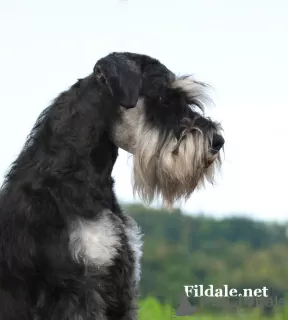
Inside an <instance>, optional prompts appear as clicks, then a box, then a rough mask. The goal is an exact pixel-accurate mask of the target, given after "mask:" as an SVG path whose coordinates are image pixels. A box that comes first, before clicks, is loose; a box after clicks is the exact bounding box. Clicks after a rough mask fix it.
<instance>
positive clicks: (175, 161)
mask: <svg viewBox="0 0 288 320" xmlns="http://www.w3.org/2000/svg"><path fill="white" fill-rule="evenodd" d="M94 74H95V76H96V77H98V78H102V79H103V81H105V82H106V84H107V86H108V87H109V89H110V92H111V94H112V96H113V97H114V99H115V100H116V101H117V103H118V104H119V116H118V117H117V120H116V122H115V123H113V125H112V128H111V139H112V140H113V142H114V143H115V145H116V146H118V147H120V148H122V149H124V150H126V151H128V152H130V153H132V154H133V156H134V159H133V160H134V161H133V163H134V168H133V173H134V181H133V184H134V185H133V187H134V192H137V193H138V195H139V196H140V198H141V199H142V200H143V201H145V202H151V201H152V200H153V199H154V198H155V196H159V197H161V198H162V200H163V202H164V205H165V206H167V207H171V206H172V205H173V203H174V202H175V201H177V200H180V199H183V198H184V199H185V200H186V199H187V198H188V197H189V196H190V195H191V193H192V192H193V191H194V190H195V189H196V187H200V186H204V184H205V181H208V182H210V183H213V181H214V174H215V169H216V168H218V169H219V168H220V165H221V156H220V150H221V149H222V147H223V145H224V139H223V137H222V135H221V131H222V129H221V126H220V124H218V123H216V122H213V121H212V120H211V119H210V118H208V117H205V115H204V110H205V104H206V102H211V100H210V99H209V96H208V95H207V94H206V89H207V86H206V85H205V84H203V83H200V82H197V81H196V80H194V79H193V78H190V77H176V76H175V74H174V73H172V72H171V71H170V70H168V69H167V68H166V67H165V66H164V65H163V64H161V63H160V62H159V61H158V60H156V59H153V58H151V57H148V56H146V55H140V54H133V53H112V54H110V55H108V56H107V57H105V58H102V59H101V60H99V61H98V62H97V64H96V66H95V68H94Z"/></svg>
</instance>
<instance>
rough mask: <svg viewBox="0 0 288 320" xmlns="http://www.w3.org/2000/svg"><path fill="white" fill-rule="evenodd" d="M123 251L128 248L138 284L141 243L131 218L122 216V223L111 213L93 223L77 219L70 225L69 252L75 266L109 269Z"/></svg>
mask: <svg viewBox="0 0 288 320" xmlns="http://www.w3.org/2000/svg"><path fill="white" fill-rule="evenodd" d="M123 247H128V248H129V250H130V252H131V254H132V258H133V262H134V271H133V273H134V280H135V281H136V282H137V283H138V282H139V279H140V260H141V256H142V240H141V233H140V229H139V227H138V225H137V224H136V222H135V221H134V219H133V218H131V217H130V216H125V218H124V220H123V221H122V220H121V219H120V218H118V217H117V216H115V215H114V214H113V213H112V212H109V211H105V212H102V213H101V214H100V216H99V217H97V219H95V220H85V219H79V220H77V221H75V222H74V223H73V224H72V225H71V229H70V252H71V255H72V257H73V259H74V260H75V261H77V262H79V263H84V264H85V265H87V266H95V267H97V268H104V267H108V266H111V265H113V263H114V261H115V258H117V255H120V254H123V252H124V251H123ZM123 258H125V257H123ZM123 261H124V259H123Z"/></svg>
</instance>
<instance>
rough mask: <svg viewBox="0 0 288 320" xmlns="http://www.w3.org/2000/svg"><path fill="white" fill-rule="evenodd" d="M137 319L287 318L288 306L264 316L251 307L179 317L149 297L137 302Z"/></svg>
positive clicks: (233, 319)
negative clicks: (243, 309) (232, 312)
mask: <svg viewBox="0 0 288 320" xmlns="http://www.w3.org/2000/svg"><path fill="white" fill-rule="evenodd" d="M139 306H140V309H139V320H151V319H153V320H170V319H171V320H172V319H175V320H177V319H179V320H181V319H183V320H195V319H197V320H215V319H216V320H218V319H219V320H220V319H221V320H237V319H239V320H240V319H243V320H244V319H245V320H260V319H261V320H266V319H267V320H288V306H287V305H285V306H284V307H283V308H282V309H279V310H277V311H276V312H275V314H274V315H273V316H271V317H264V316H263V314H261V312H260V310H259V309H253V310H252V311H250V312H247V311H246V312H245V313H244V312H240V310H239V312H237V313H236V314H230V315H229V314H206V315H204V314H197V313H195V314H194V315H192V316H185V317H179V316H176V314H175V312H174V311H173V310H172V309H171V307H170V306H169V305H168V304H166V305H162V304H161V303H159V302H158V301H157V300H156V299H154V298H152V297H150V298H146V299H145V300H142V301H141V302H140V304H139Z"/></svg>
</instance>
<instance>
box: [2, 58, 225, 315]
mask: <svg viewBox="0 0 288 320" xmlns="http://www.w3.org/2000/svg"><path fill="white" fill-rule="evenodd" d="M191 85H192V87H191ZM202 88H204V87H203V85H202V84H199V83H197V82H194V81H193V80H189V79H188V78H182V79H177V78H176V77H175V75H174V74H173V73H172V72H171V71H169V70H168V69H167V68H166V67H165V66H164V65H162V64H161V63H160V62H159V61H157V60H155V59H153V58H150V57H148V56H144V55H138V54H132V53H112V54H110V55H108V56H107V57H105V58H102V59H100V60H99V61H98V62H97V63H96V65H95V68H94V71H93V73H92V74H91V75H89V76H88V77H86V78H84V79H81V80H78V81H77V82H76V83H75V84H74V85H73V86H72V87H71V88H69V89H68V90H67V91H65V92H63V93H61V94H60V95H59V96H58V97H57V98H56V99H55V101H54V102H53V103H52V104H51V105H50V106H49V107H48V108H47V109H45V110H44V111H43V113H42V114H41V115H40V117H39V118H38V120H37V122H36V124H35V126H34V128H33V130H32V132H31V134H30V135H29V137H28V139H27V142H26V144H25V146H24V148H23V150H22V152H21V153H20V155H19V156H18V158H17V159H16V161H15V162H14V163H13V164H12V166H11V168H10V170H9V172H8V173H7V175H6V179H5V182H4V184H3V186H2V189H1V194H0V320H20V319H21V320H48V319H49V320H92V319H93V320H135V319H137V301H136V300H137V298H138V286H139V280H140V259H141V255H142V251H141V245H142V243H141V234H140V231H139V228H138V226H137V224H136V223H135V222H134V220H133V219H132V218H131V217H129V216H127V215H125V214H124V213H123V212H122V211H121V209H120V207H119V204H118V202H117V200H116V198H115V193H114V190H113V183H114V181H113V178H112V177H111V172H112V169H113V166H114V164H115V161H116V159H117V155H118V147H121V148H123V149H124V150H127V151H129V152H131V153H132V154H133V155H134V158H135V165H134V175H136V176H135V178H134V187H135V191H136V192H139V194H140V195H142V196H143V198H144V200H145V199H146V200H148V201H150V200H151V199H153V197H154V195H155V194H157V195H160V196H161V195H162V197H163V200H164V202H165V203H166V204H168V205H171V203H172V202H173V201H174V200H175V199H176V198H177V199H178V198H179V197H181V195H183V196H185V197H186V196H187V194H190V192H192V191H193V190H194V188H195V184H197V182H198V181H200V180H201V181H202V180H203V179H204V176H205V175H207V174H206V173H207V172H206V171H205V170H208V169H207V168H208V167H209V166H213V163H214V162H217V160H219V159H220V158H219V157H218V151H219V149H220V148H221V146H222V145H223V142H224V141H221V139H220V142H219V137H218V135H219V132H220V127H219V126H218V125H217V124H216V123H214V122H212V121H211V120H210V119H208V118H204V116H203V115H201V114H200V113H199V112H198V111H196V107H195V106H198V107H199V106H200V107H202V104H201V101H203V99H202V100H201V97H202V98H204V97H205V96H204V95H203V94H202ZM199 89H201V90H200V91H199ZM200 132H201V133H200ZM194 134H196V135H194ZM196 137H197V138H196ZM215 137H216V138H217V137H218V138H217V139H218V143H216V144H215V143H214V144H213V139H214V138H215ZM220 137H221V136H220ZM217 139H216V140H217ZM149 140H150V147H149ZM214 140H215V139H214ZM187 141H190V143H191V146H192V149H193V150H194V151H193V150H192V149H191V150H190V149H189V148H190V147H189V143H187ZM219 143H220V147H219ZM215 146H216V147H215ZM213 149H214V151H213ZM216 149H217V150H216ZM149 150H150V152H149ZM199 150H200V151H199ZM215 150H216V152H215ZM169 152H170V153H169ZM152 153H153V154H152ZM141 157H144V158H143V159H141ZM169 157H170V158H169ZM180 158H181V159H180ZM165 159H166V162H165ZM167 159H170V160H169V161H170V162H169V161H168V160H167ZM171 161H172V162H171ZM173 161H174V162H173ZM179 161H180V162H181V163H179ZM209 161H210V162H209ZM202 162H203V163H202ZM208 162H209V163H208ZM159 165H160V166H163V171H161V167H159ZM171 165H173V166H174V168H175V169H177V170H178V171H177V170H176V171H175V173H173V170H172V169H171ZM190 165H191V168H192V169H191V168H188V167H187V166H190ZM202 165H203V168H202ZM181 166H182V169H181ZM197 166H198V167H199V168H198V167H197ZM148 167H149V170H150V172H149V170H148ZM204 168H205V169H204ZM197 170H198V171H197ZM157 180H158V181H157ZM180 181H181V183H182V184H183V185H182V187H180V184H179V183H180ZM165 183H166V184H165ZM167 183H168V185H167ZM189 183H190V189H189V185H188V184H189ZM169 184H170V185H171V189H170V190H169ZM181 188H182V189H181Z"/></svg>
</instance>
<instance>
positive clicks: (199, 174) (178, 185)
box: [133, 124, 221, 208]
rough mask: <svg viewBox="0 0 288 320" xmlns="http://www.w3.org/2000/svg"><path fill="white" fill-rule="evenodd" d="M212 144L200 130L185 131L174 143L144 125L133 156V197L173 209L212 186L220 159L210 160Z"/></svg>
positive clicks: (210, 136)
mask: <svg viewBox="0 0 288 320" xmlns="http://www.w3.org/2000/svg"><path fill="white" fill-rule="evenodd" d="M211 141H212V133H211V134H210V135H209V134H208V135H207V134H206V135H204V134H203V133H202V132H201V130H200V129H199V128H194V129H192V130H191V128H190V129H189V132H188V130H187V131H186V132H185V131H184V132H183V133H182V136H181V137H180V140H177V139H176V137H175V136H173V135H172V134H170V135H167V134H166V135H165V134H160V133H159V131H157V130H156V129H152V128H150V127H149V125H147V124H143V125H142V126H141V127H139V131H138V137H137V143H136V145H135V147H134V152H133V153H134V166H133V191H134V195H135V194H136V193H137V194H138V195H139V197H140V199H141V200H142V201H143V202H144V203H151V202H152V201H153V200H154V199H155V198H159V199H161V200H162V202H163V205H164V207H166V208H172V207H173V204H174V203H175V202H176V201H179V200H185V201H186V200H187V199H188V198H189V196H190V195H191V194H192V192H193V191H194V190H195V189H197V188H201V187H204V186H205V184H206V182H208V183H211V184H213V183H214V177H215V172H216V169H220V165H221V157H220V154H216V155H214V156H212V155H211V156H209V154H210V146H211Z"/></svg>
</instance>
